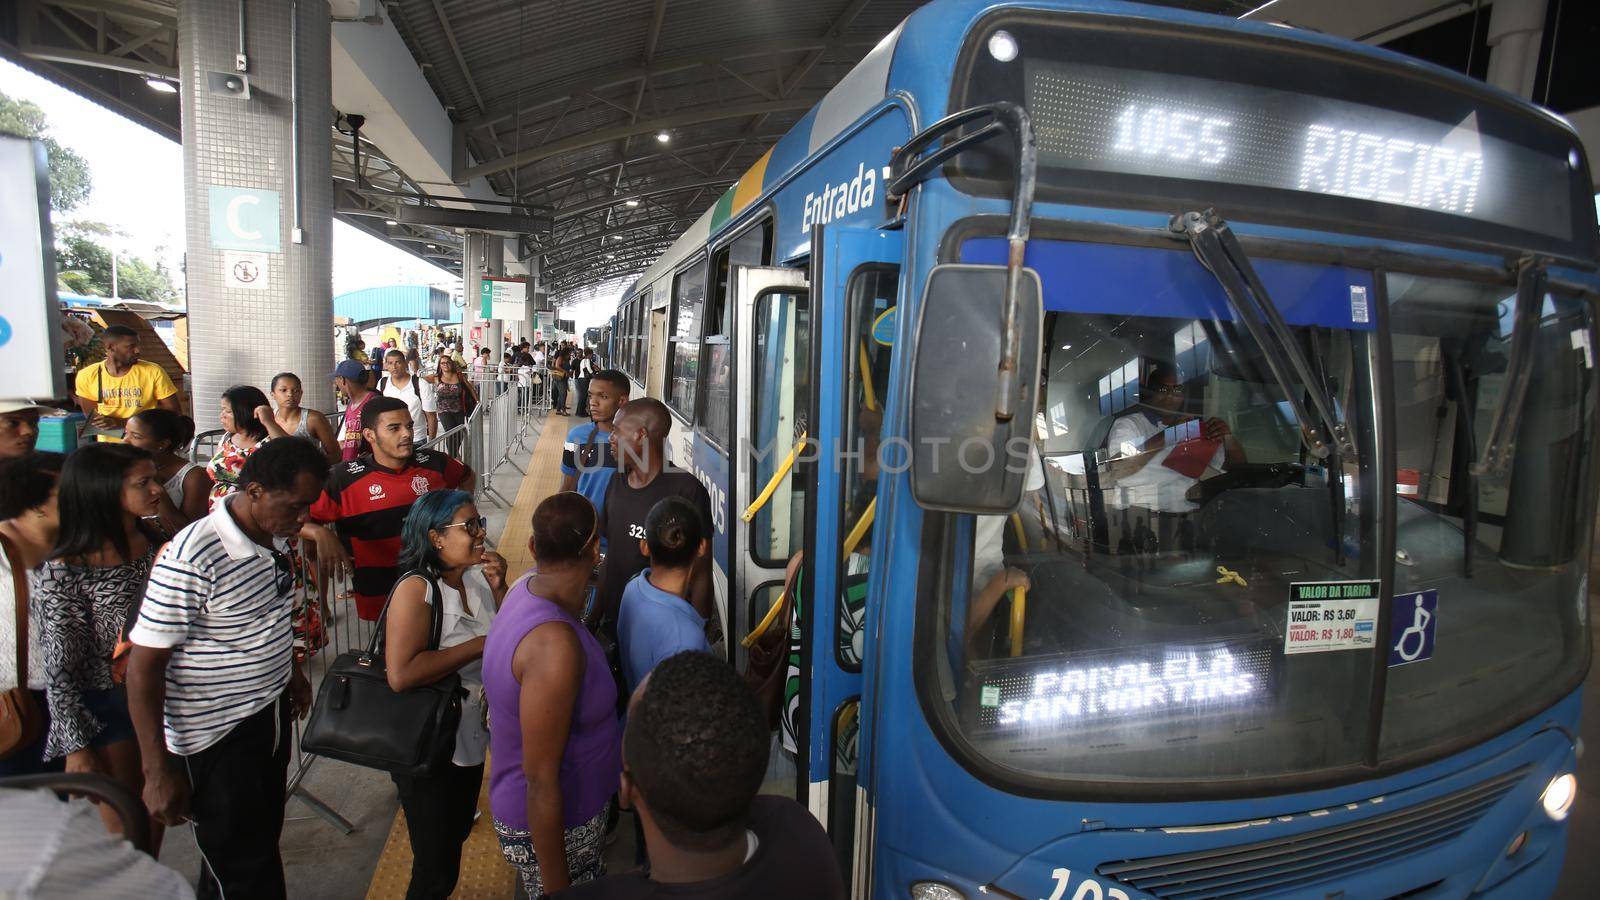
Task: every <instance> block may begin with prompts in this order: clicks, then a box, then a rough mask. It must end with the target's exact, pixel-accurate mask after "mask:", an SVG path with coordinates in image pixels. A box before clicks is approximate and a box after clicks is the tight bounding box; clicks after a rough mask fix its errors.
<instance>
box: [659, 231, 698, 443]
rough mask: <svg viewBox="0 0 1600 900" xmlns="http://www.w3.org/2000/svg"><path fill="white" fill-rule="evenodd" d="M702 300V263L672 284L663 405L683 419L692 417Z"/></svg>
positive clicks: (685, 271)
mask: <svg viewBox="0 0 1600 900" xmlns="http://www.w3.org/2000/svg"><path fill="white" fill-rule="evenodd" d="M705 300H706V270H705V265H704V261H703V260H702V261H701V262H697V263H694V264H692V265H690V266H689V268H687V269H684V270H682V271H681V272H679V273H678V274H677V276H676V277H675V278H674V279H673V282H672V324H671V326H670V328H671V331H670V332H669V335H668V337H669V340H668V343H667V364H668V370H667V377H668V379H669V380H668V385H667V405H668V406H670V407H672V409H673V411H674V412H676V413H677V414H678V415H680V416H683V417H684V418H686V419H687V418H691V417H693V415H694V387H695V382H696V380H697V379H698V377H699V371H698V370H699V360H700V327H701V321H700V314H701V310H702V307H704V306H705Z"/></svg>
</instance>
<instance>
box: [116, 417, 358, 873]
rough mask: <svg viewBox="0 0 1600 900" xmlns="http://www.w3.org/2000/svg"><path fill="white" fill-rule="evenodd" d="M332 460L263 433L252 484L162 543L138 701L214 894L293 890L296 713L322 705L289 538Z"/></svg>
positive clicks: (160, 787)
mask: <svg viewBox="0 0 1600 900" xmlns="http://www.w3.org/2000/svg"><path fill="white" fill-rule="evenodd" d="M327 471H328V464H327V460H326V458H324V457H323V455H322V451H321V449H319V448H318V447H316V446H315V445H313V444H312V443H310V442H309V441H305V440H302V439H300V438H281V439H279V440H276V441H272V442H270V443H267V444H265V445H263V446H262V447H261V449H260V450H257V451H256V452H255V453H254V454H252V455H251V457H250V459H249V460H248V461H246V462H245V465H244V469H243V471H241V472H240V473H239V490H238V491H237V492H236V493H234V494H232V495H230V496H229V497H228V498H227V499H226V501H225V502H223V503H220V504H218V505H217V507H216V508H215V509H214V510H212V512H211V514H210V515H208V516H206V517H205V518H203V519H200V520H199V521H197V522H194V523H192V524H190V525H189V526H188V527H186V528H184V529H183V530H182V531H179V532H178V534H177V536H175V537H174V538H173V539H172V541H171V543H170V544H168V545H167V547H166V549H165V550H164V551H162V553H161V555H160V557H159V558H158V559H157V560H156V563H155V568H154V570H153V571H152V572H151V573H150V582H149V587H148V588H146V590H145V597H144V602H143V604H142V605H141V606H140V609H139V617H138V621H137V622H136V623H135V625H134V627H133V631H132V634H131V640H132V642H133V645H134V646H133V652H132V654H131V655H130V657H129V662H128V706H129V710H130V712H131V713H132V716H133V723H134V729H135V731H137V732H138V735H139V751H140V756H141V761H142V764H143V768H144V802H145V806H146V807H148V808H149V810H150V812H151V814H152V815H154V816H155V817H156V818H157V819H159V820H160V821H162V822H165V823H166V824H168V825H177V824H179V823H180V822H184V821H189V822H192V823H194V834H195V841H196V843H198V844H199V845H200V850H201V854H202V864H201V876H200V891H199V896H200V897H203V898H204V897H219V896H225V897H226V898H227V900H243V898H247V897H254V898H274V900H275V898H281V897H283V896H284V881H283V860H282V858H281V857H280V856H279V854H278V836H279V834H280V833H281V832H282V830H283V802H284V781H285V777H286V775H287V770H288V764H289V742H290V734H289V718H290V717H291V716H297V717H299V716H304V715H305V714H306V713H307V712H308V711H309V710H310V707H311V685H310V684H309V683H308V682H307V681H306V678H305V675H304V674H302V673H301V672H300V667H299V663H298V662H296V661H295V657H294V634H293V631H292V629H291V627H290V618H291V612H292V609H293V605H294V584H295V579H294V572H293V570H292V568H291V563H290V558H289V555H288V545H287V544H286V543H285V541H284V539H285V538H288V537H290V536H292V535H294V534H296V533H298V532H299V530H300V528H301V526H303V525H304V524H305V522H306V519H307V518H308V517H309V516H310V510H311V504H312V503H314V502H316V499H317V497H318V495H320V494H321V493H322V485H323V481H324V480H325V478H326V477H327Z"/></svg>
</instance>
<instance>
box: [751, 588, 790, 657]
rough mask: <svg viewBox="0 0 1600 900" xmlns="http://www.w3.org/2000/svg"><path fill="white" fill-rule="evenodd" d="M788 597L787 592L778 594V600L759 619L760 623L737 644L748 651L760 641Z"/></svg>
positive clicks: (775, 619)
mask: <svg viewBox="0 0 1600 900" xmlns="http://www.w3.org/2000/svg"><path fill="white" fill-rule="evenodd" d="M788 596H789V593H788V592H787V591H779V592H778V599H776V600H774V601H772V606H771V608H769V609H768V610H767V614H766V615H764V616H762V617H761V623H760V624H759V625H757V626H756V627H754V628H752V629H750V633H749V634H747V635H745V636H744V640H742V641H740V642H739V643H740V645H742V646H743V647H744V648H745V649H746V650H748V649H750V647H751V646H752V645H754V644H755V642H756V641H758V640H760V639H761V636H762V635H763V634H766V633H767V629H769V628H771V627H772V623H773V622H775V621H777V619H778V610H781V609H783V601H784V599H785V598H786V597H788Z"/></svg>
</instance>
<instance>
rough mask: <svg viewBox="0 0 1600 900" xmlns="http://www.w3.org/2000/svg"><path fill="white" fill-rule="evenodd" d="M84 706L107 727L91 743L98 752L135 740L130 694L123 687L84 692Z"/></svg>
mask: <svg viewBox="0 0 1600 900" xmlns="http://www.w3.org/2000/svg"><path fill="white" fill-rule="evenodd" d="M83 705H84V707H86V708H87V709H88V710H89V712H90V713H91V714H92V715H93V716H94V717H95V718H96V719H99V720H100V724H102V725H104V726H105V727H104V728H102V729H100V733H99V734H97V735H95V736H94V738H93V740H91V741H89V746H91V747H93V748H95V749H97V750H98V749H99V748H101V747H106V746H110V745H111V744H115V743H116V742H118V741H131V740H133V739H134V737H135V734H134V731H133V717H132V716H130V715H129V714H128V692H127V689H126V688H124V687H123V686H122V685H120V684H119V685H117V686H116V687H110V688H106V689H104V690H99V691H84V692H83Z"/></svg>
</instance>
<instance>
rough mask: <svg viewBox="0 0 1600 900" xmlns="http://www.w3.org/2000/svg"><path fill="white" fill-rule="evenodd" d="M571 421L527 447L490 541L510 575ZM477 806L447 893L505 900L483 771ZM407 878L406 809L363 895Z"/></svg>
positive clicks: (382, 899)
mask: <svg viewBox="0 0 1600 900" xmlns="http://www.w3.org/2000/svg"><path fill="white" fill-rule="evenodd" d="M573 424H575V420H570V419H567V418H565V417H562V416H550V417H549V418H548V419H546V420H545V422H544V430H543V431H542V432H541V433H540V435H539V440H538V442H537V443H536V444H534V447H533V456H532V458H531V459H529V461H528V475H527V477H526V478H523V479H522V486H521V488H519V489H518V490H517V499H516V502H515V504H514V505H513V507H512V510H511V513H510V515H508V516H507V517H506V525H505V528H504V529H503V530H502V531H501V532H500V539H499V540H498V541H496V542H495V546H496V547H497V548H498V549H499V551H500V553H501V554H502V555H504V556H505V558H506V562H507V563H508V565H507V567H506V569H507V571H508V572H509V573H510V574H511V577H513V578H515V577H516V576H518V575H520V574H522V573H523V572H525V571H527V569H528V567H529V566H531V565H533V559H532V557H531V556H530V555H529V553H528V537H529V529H530V527H531V524H532V519H533V510H534V507H536V506H538V505H539V502H540V501H541V500H543V499H544V498H546V497H548V496H550V495H551V494H553V493H555V492H556V491H557V490H558V489H559V488H560V487H561V471H560V466H561V445H562V442H563V440H564V439H565V438H566V435H567V430H568V429H569V428H571V427H572V425H573ZM478 809H479V810H481V811H482V813H483V815H481V816H479V817H478V821H477V822H475V823H474V824H473V826H472V834H471V835H469V836H468V837H467V842H466V844H465V845H463V846H462V848H461V879H460V881H458V882H457V883H456V890H455V893H454V894H451V896H452V897H454V898H456V900H506V898H509V897H511V896H513V894H514V893H515V891H516V877H517V876H516V872H515V870H513V869H512V868H511V866H510V865H508V864H507V863H506V861H505V858H504V857H502V856H501V855H500V842H499V840H498V839H497V838H495V835H494V825H493V824H492V823H491V821H490V818H489V778H488V774H487V770H486V771H485V774H484V779H483V790H482V792H481V793H479V795H478ZM410 881H411V841H410V837H409V834H408V833H407V831H406V814H405V813H404V812H403V811H398V810H397V811H396V812H395V814H394V825H393V826H392V827H391V828H390V829H389V839H388V840H387V841H385V842H384V845H383V853H382V854H380V855H379V857H378V866H377V868H376V869H374V870H373V873H372V883H371V884H370V885H369V886H368V887H367V900H401V898H403V897H405V895H406V885H407V884H409V883H410Z"/></svg>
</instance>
